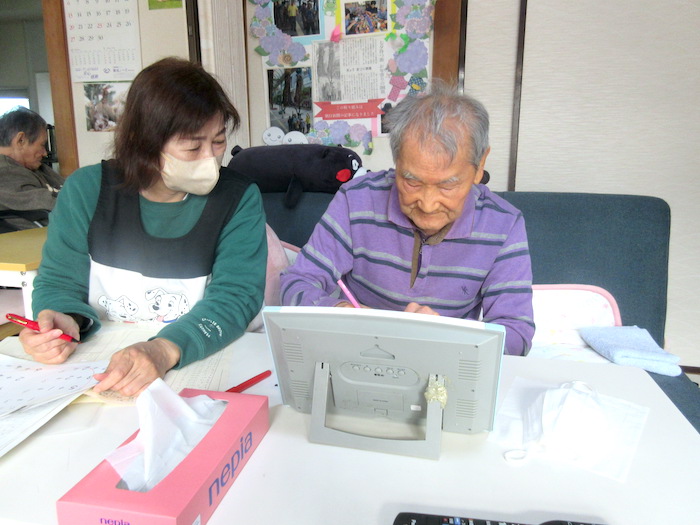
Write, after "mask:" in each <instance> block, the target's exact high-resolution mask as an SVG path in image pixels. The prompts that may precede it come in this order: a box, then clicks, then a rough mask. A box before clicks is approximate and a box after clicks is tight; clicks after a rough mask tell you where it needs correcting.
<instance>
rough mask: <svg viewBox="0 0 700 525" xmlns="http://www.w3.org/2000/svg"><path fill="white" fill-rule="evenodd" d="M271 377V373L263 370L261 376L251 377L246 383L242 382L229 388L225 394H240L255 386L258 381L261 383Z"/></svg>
mask: <svg viewBox="0 0 700 525" xmlns="http://www.w3.org/2000/svg"><path fill="white" fill-rule="evenodd" d="M271 375H272V372H271V371H270V370H265V371H264V372H263V373H262V374H258V375H256V376H255V377H251V378H250V379H248V380H247V381H243V382H242V383H241V384H240V385H236V386H234V387H232V388H229V389H228V390H227V391H226V392H235V393H237V394H240V393H241V392H243V391H244V390H248V389H249V388H250V387H251V386H253V385H257V384H258V383H259V382H260V381H262V380H263V379H265V378H266V377H270V376H271Z"/></svg>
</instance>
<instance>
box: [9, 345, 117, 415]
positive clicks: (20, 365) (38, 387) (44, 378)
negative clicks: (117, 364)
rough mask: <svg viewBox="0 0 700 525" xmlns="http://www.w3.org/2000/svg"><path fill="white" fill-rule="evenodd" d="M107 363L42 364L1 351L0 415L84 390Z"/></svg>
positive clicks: (92, 383) (93, 381)
mask: <svg viewBox="0 0 700 525" xmlns="http://www.w3.org/2000/svg"><path fill="white" fill-rule="evenodd" d="M107 363H108V362H107V361H96V362H84V363H72V364H62V365H45V364H42V363H37V362H36V361H28V360H26V359H18V358H16V357H10V356H7V355H0V418H4V417H7V416H10V415H12V414H13V413H15V412H17V411H19V410H24V409H27V408H32V407H35V406H38V405H42V404H44V403H48V402H51V401H55V400H57V399H60V398H62V397H66V396H70V395H73V394H81V393H83V392H84V391H85V390H87V389H89V388H92V387H93V386H94V385H95V384H96V383H97V381H96V380H95V379H94V378H93V376H94V375H95V374H97V373H100V372H103V371H104V370H105V368H107ZM74 397H75V396H74Z"/></svg>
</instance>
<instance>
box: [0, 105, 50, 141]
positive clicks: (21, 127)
mask: <svg viewBox="0 0 700 525" xmlns="http://www.w3.org/2000/svg"><path fill="white" fill-rule="evenodd" d="M42 129H46V121H45V120H44V119H43V118H42V117H41V115H39V114H38V113H34V112H33V111H32V110H30V109H27V108H23V107H21V106H18V107H16V108H13V109H11V110H10V111H8V112H7V113H5V114H4V115H2V116H0V147H2V148H5V147H7V146H10V145H11V144H12V139H14V138H15V136H16V135H17V133H19V132H20V131H23V132H24V134H25V135H26V136H27V140H29V142H34V141H35V140H36V139H37V137H38V136H39V133H41V130H42Z"/></svg>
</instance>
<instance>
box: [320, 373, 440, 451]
mask: <svg viewBox="0 0 700 525" xmlns="http://www.w3.org/2000/svg"><path fill="white" fill-rule="evenodd" d="M330 379H331V376H330V366H329V365H328V363H316V370H315V373H314V391H313V400H312V404H311V429H310V431H309V441H311V442H312V443H322V444H325V445H336V446H340V447H348V448H357V449H361V450H371V451H375V452H387V453H390V454H399V455H402V456H414V457H421V458H429V459H438V458H439V457H440V445H441V439H442V406H441V404H440V401H438V400H433V401H430V402H429V403H428V411H427V412H428V415H427V418H426V423H425V439H392V438H383V437H374V436H366V435H362V434H354V433H352V432H347V431H344V430H338V429H335V428H330V427H328V426H326V415H327V413H328V408H329V406H331V405H332V402H330V388H329V385H330ZM437 381H438V383H439V384H440V385H444V377H442V376H437Z"/></svg>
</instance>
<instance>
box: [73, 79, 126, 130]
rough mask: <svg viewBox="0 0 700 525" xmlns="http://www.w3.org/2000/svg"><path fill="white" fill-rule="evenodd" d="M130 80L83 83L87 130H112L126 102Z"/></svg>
mask: <svg viewBox="0 0 700 525" xmlns="http://www.w3.org/2000/svg"><path fill="white" fill-rule="evenodd" d="M130 86H131V82H112V83H99V82H91V83H86V84H83V93H84V96H85V98H84V100H85V120H86V128H87V131H113V130H114V128H115V127H116V125H117V122H119V118H120V117H121V115H122V112H123V111H124V104H126V93H127V91H128V90H129V87H130Z"/></svg>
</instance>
